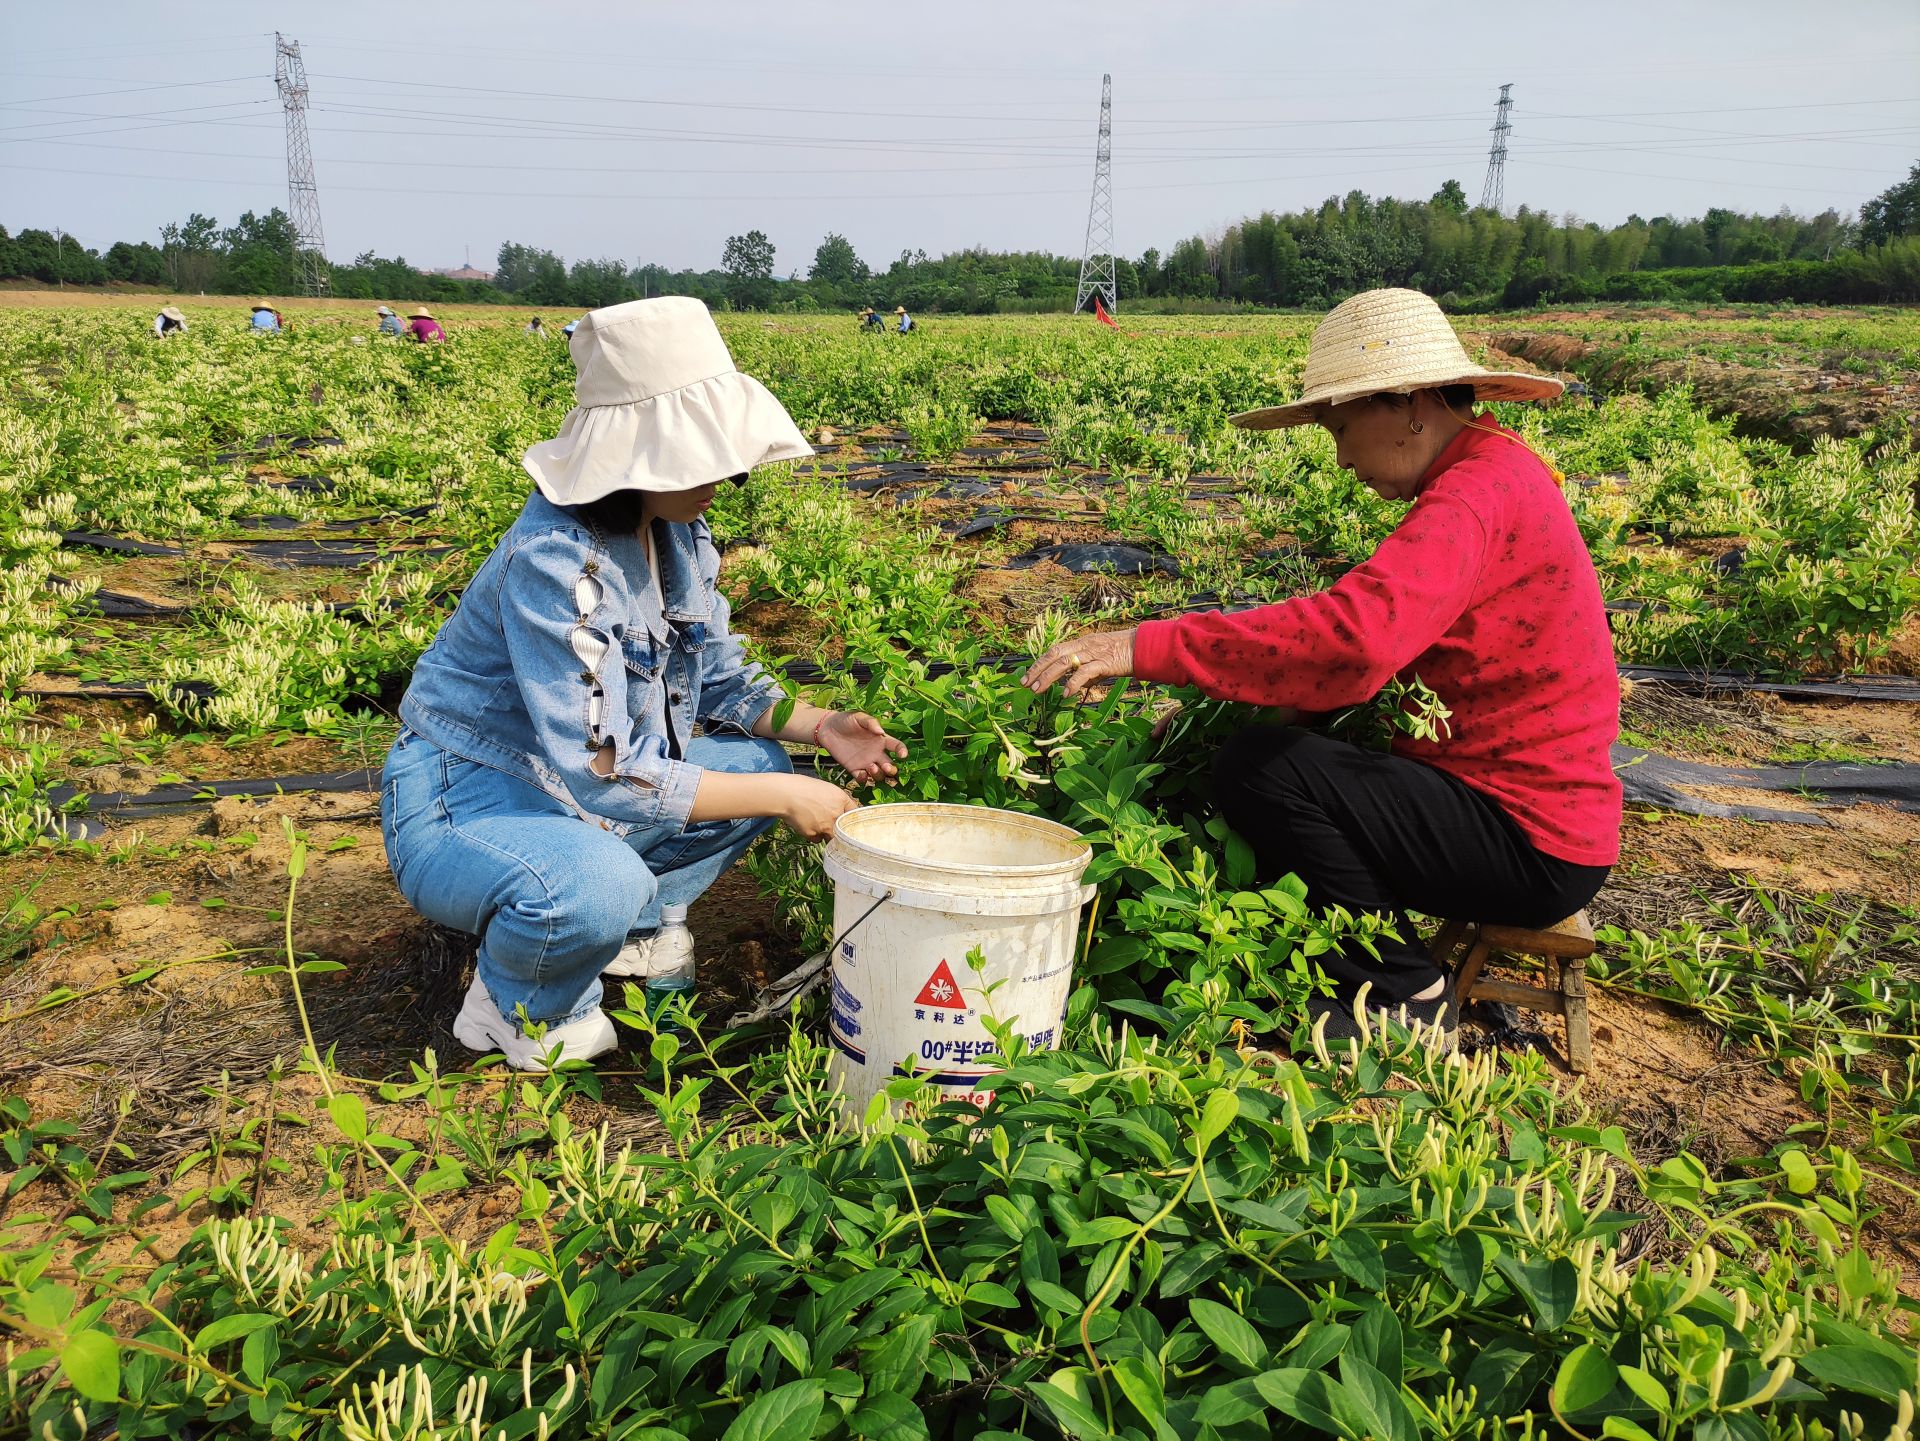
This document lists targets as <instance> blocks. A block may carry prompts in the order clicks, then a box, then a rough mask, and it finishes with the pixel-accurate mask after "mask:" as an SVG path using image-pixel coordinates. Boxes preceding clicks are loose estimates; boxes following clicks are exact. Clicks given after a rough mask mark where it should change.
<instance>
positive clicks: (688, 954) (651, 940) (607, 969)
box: [600, 926, 693, 981]
mask: <svg viewBox="0 0 1920 1441" xmlns="http://www.w3.org/2000/svg"><path fill="white" fill-rule="evenodd" d="M692 964H693V932H692V931H690V930H688V929H687V928H686V927H685V926H662V927H661V928H660V929H659V930H657V931H655V932H654V933H653V934H652V935H650V936H629V937H628V938H627V943H626V944H625V945H624V946H622V947H621V948H620V954H619V955H617V956H615V957H614V958H613V959H612V960H610V961H608V962H607V964H606V965H605V966H603V967H601V970H600V974H601V975H603V976H630V977H633V978H634V979H636V980H643V981H644V980H646V979H647V978H648V977H650V976H670V975H673V974H674V973H675V972H676V971H679V970H682V969H684V968H686V967H687V966H690V965H692Z"/></svg>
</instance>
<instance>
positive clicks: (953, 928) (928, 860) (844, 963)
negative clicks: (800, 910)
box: [826, 802, 1094, 1117]
mask: <svg viewBox="0 0 1920 1441" xmlns="http://www.w3.org/2000/svg"><path fill="white" fill-rule="evenodd" d="M1092 856H1093V853H1092V851H1091V850H1090V849H1089V848H1088V846H1087V843H1086V841H1085V840H1084V839H1083V838H1082V837H1081V835H1080V833H1079V832H1078V831H1076V830H1073V829H1072V828H1071V827H1068V826H1063V825H1059V824H1057V823H1056V822H1054V821H1049V820H1043V819H1041V818H1040V817H1038V816H1026V815H1020V814H1019V813H1017V812H1015V811H1002V810H994V809H992V808H990V807H987V806H955V805H940V804H935V803H932V802H902V803H900V804H898V805H884V806H867V807H865V808H863V809H861V810H857V811H849V812H848V813H847V814H846V815H843V816H841V817H840V820H839V822H838V823H837V824H836V825H835V826H834V834H833V840H832V841H831V842H830V843H829V844H828V846H827V854H826V869H827V874H828V876H830V877H831V878H832V879H833V881H834V885H835V890H834V898H833V934H834V935H835V936H836V937H840V938H841V939H840V941H839V944H838V945H837V946H836V947H835V950H834V954H833V962H832V964H833V1013H832V1020H831V1022H830V1033H831V1036H832V1041H833V1058H832V1062H831V1067H830V1073H831V1074H832V1076H833V1077H834V1078H835V1080H836V1081H837V1082H838V1083H839V1085H840V1088H841V1090H842V1092H843V1093H844V1095H845V1098H846V1105H847V1108H848V1110H849V1112H850V1113H851V1114H852V1115H854V1116H856V1117H857V1116H861V1115H864V1114H865V1112H866V1108H867V1103H868V1102H869V1101H870V1100H871V1099H872V1097H873V1096H874V1095H875V1094H876V1093H877V1092H879V1091H880V1090H881V1089H882V1088H884V1087H885V1086H886V1084H887V1082H888V1081H890V1080H892V1079H893V1078H894V1077H895V1076H901V1075H907V1074H909V1073H913V1074H918V1075H920V1076H921V1077H922V1078H923V1079H925V1080H930V1081H932V1082H933V1083H934V1084H936V1085H939V1086H943V1087H947V1088H949V1094H950V1095H952V1096H954V1097H955V1098H958V1097H960V1096H963V1095H967V1096H972V1097H973V1098H974V1100H975V1101H976V1102H984V1100H985V1093H983V1092H979V1091H978V1090H977V1087H978V1084H979V1082H980V1080H981V1078H982V1077H985V1076H990V1075H992V1074H994V1072H995V1071H996V1070H998V1069H999V1068H998V1066H996V1065H992V1064H988V1063H986V1062H983V1061H982V1060H980V1059H979V1057H981V1056H983V1055H985V1054H988V1053H990V1052H994V1051H995V1045H994V1040H993V1036H992V1034H991V1033H990V1032H989V1031H988V1030H987V1028H986V1025H985V1024H984V1022H983V1020H982V1018H983V1017H988V1018H991V1019H993V1020H994V1021H996V1022H1004V1023H1007V1024H1010V1025H1012V1026H1013V1028H1014V1029H1015V1030H1016V1031H1017V1032H1018V1033H1019V1034H1020V1035H1022V1036H1023V1037H1025V1038H1026V1041H1027V1044H1028V1045H1029V1046H1031V1047H1033V1048H1034V1049H1036V1050H1041V1049H1046V1048H1049V1047H1052V1046H1055V1045H1058V1044H1059V1037H1060V1025H1061V1022H1062V1021H1063V1020H1064V1019H1065V1015H1066V1007H1067V996H1068V993H1069V990H1070V988H1071V985H1072V981H1073V955H1074V943H1075V939H1076V937H1077V935H1078V933H1079V922H1080V908H1081V907H1082V906H1083V905H1085V904H1086V903H1087V901H1089V900H1091V899H1092V897H1093V892H1094V888H1093V887H1092V886H1089V885H1083V884H1082V883H1081V880H1080V877H1081V875H1082V873H1083V872H1085V870H1086V868H1087V862H1088V861H1089V860H1091V859H1092ZM869 911H871V914H868V912H869ZM862 917H864V919H862ZM976 947H977V948H978V949H979V951H980V953H981V954H982V955H983V956H984V957H985V958H986V965H985V967H984V968H983V969H981V970H979V971H975V970H974V969H972V968H971V967H970V966H969V965H968V964H967V954H968V952H970V951H972V950H974V949H975V948H976Z"/></svg>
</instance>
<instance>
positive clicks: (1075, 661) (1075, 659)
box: [1067, 651, 1086, 670]
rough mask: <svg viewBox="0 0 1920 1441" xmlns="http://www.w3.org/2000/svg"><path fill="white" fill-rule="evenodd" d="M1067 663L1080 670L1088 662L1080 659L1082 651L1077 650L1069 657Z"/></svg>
mask: <svg viewBox="0 0 1920 1441" xmlns="http://www.w3.org/2000/svg"><path fill="white" fill-rule="evenodd" d="M1067 664H1068V665H1070V666H1072V667H1073V668H1074V669H1075V670H1079V669H1080V667H1081V666H1083V665H1085V664H1086V662H1085V661H1083V660H1081V659H1080V652H1079V651H1075V652H1074V653H1073V654H1072V655H1070V656H1068V657H1067Z"/></svg>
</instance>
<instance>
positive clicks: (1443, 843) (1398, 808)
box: [1213, 726, 1611, 1004]
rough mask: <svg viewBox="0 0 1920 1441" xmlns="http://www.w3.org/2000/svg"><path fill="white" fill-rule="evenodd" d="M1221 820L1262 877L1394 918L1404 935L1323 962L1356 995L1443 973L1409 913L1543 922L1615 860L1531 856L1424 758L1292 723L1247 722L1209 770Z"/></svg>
mask: <svg viewBox="0 0 1920 1441" xmlns="http://www.w3.org/2000/svg"><path fill="white" fill-rule="evenodd" d="M1213 782H1214V798H1215V803H1216V804H1217V805H1218V807H1219V809H1220V813H1221V814H1222V815H1223V816H1225V817H1226V819H1227V823H1228V824H1229V825H1231V826H1232V827H1233V828H1234V829H1235V830H1236V831H1238V832H1239V833H1240V835H1241V836H1242V837H1243V838H1244V839H1245V840H1246V842H1247V844H1249V845H1250V846H1252V847H1253V853H1254V856H1255V857H1256V859H1257V861H1258V864H1259V873H1260V879H1261V880H1262V881H1263V882H1264V881H1272V880H1274V879H1276V878H1278V877H1280V876H1282V875H1285V874H1286V873H1287V872H1288V871H1292V872H1293V873H1294V874H1295V875H1297V876H1299V877H1300V879H1301V880H1303V881H1305V882H1306V883H1307V901H1308V904H1310V905H1313V906H1317V907H1326V906H1330V905H1342V906H1345V907H1346V908H1347V909H1348V910H1350V911H1383V912H1386V913H1387V914H1389V915H1391V916H1393V918H1394V928H1395V929H1396V930H1397V931H1399V933H1400V935H1401V937H1402V939H1401V940H1399V941H1392V940H1388V939H1385V938H1382V939H1381V940H1380V941H1378V942H1377V945H1378V947H1379V950H1380V960H1379V961H1378V962H1375V961H1374V959H1373V957H1372V956H1370V955H1368V954H1367V953H1366V952H1365V951H1364V950H1362V949H1360V948H1359V947H1352V948H1351V951H1352V954H1349V955H1337V954H1331V953H1330V954H1327V955H1324V956H1320V957H1318V958H1317V959H1318V960H1319V962H1320V964H1321V966H1322V968H1323V969H1324V970H1325V971H1326V973H1327V975H1328V976H1329V977H1330V978H1331V979H1332V980H1333V981H1334V982H1335V984H1336V985H1337V986H1338V987H1339V991H1340V998H1341V999H1342V1000H1350V999H1351V998H1352V996H1353V995H1354V993H1355V992H1357V991H1358V990H1359V988H1360V986H1361V984H1362V983H1363V982H1366V981H1371V982H1372V983H1373V990H1372V991H1371V992H1370V993H1369V996H1370V999H1373V1000H1378V1001H1380V1002H1381V1003H1383V1004H1396V1003H1398V1002H1400V1001H1405V1000H1410V999H1412V998H1413V997H1414V996H1415V995H1417V994H1419V993H1420V992H1421V991H1423V990H1425V989H1426V988H1427V987H1428V986H1430V985H1432V984H1433V983H1434V981H1435V980H1437V979H1438V978H1439V976H1440V974H1441V972H1440V968H1439V967H1438V966H1437V965H1435V964H1434V962H1433V959H1432V958H1431V957H1430V956H1429V955H1428V954H1427V950H1426V947H1425V946H1423V945H1422V944H1421V943H1420V941H1419V938H1418V936H1417V935H1416V933H1415V931H1414V929H1413V926H1412V925H1411V924H1410V923H1409V921H1408V920H1407V917H1406V915H1405V914H1404V913H1405V912H1406V911H1410V910H1411V911H1419V912H1421V913H1422V914H1423V915H1428V916H1446V917H1450V918H1457V919H1460V920H1474V921H1491V922H1495V923H1497V924H1501V925H1512V926H1548V925H1552V924H1553V923H1554V922H1555V921H1558V920H1563V919H1564V918H1566V917H1567V916H1570V915H1572V914H1573V913H1574V912H1575V911H1577V910H1579V909H1580V908H1581V907H1582V906H1584V905H1585V904H1586V903H1587V902H1588V901H1590V900H1592V899H1593V898H1594V896H1596V895H1597V894H1599V891H1600V885H1601V883H1602V882H1603V881H1605V880H1606V878H1607V872H1608V871H1609V870H1610V869H1611V867H1608V866H1580V865H1575V864H1573V863H1572V862H1571V861H1563V860H1557V859H1556V858H1554V857H1553V856H1549V855H1544V854H1542V853H1541V852H1539V851H1537V850H1535V849H1534V848H1533V845H1532V844H1531V843H1530V842H1529V841H1528V840H1527V838H1526V835H1525V834H1524V833H1523V832H1522V831H1521V829H1520V827H1519V826H1518V825H1517V824H1515V823H1514V821H1513V819H1512V818H1511V817H1510V816H1508V815H1507V813H1506V812H1505V811H1503V810H1501V809H1500V807H1499V806H1498V805H1497V804H1496V803H1495V802H1493V801H1491V800H1489V799H1488V798H1487V797H1485V796H1483V795H1481V794H1480V793H1479V792H1478V791H1476V790H1474V789H1473V788H1472V787H1471V786H1469V785H1467V784H1466V783H1465V782H1464V781H1461V780H1457V779H1455V778H1454V777H1453V776H1450V775H1448V774H1447V773H1446V772H1445V771H1442V770H1438V769H1436V768H1435V767H1433V766H1430V765H1424V764H1422V763H1421V762H1419V761H1414V760H1406V759H1403V758H1401V757H1399V756H1391V755H1385V754H1383V753H1381V752H1378V751H1367V750H1361V749H1360V748H1359V747H1358V746H1353V745H1348V744H1347V743H1346V742H1345V741H1338V740H1333V739H1331V738H1329V737H1327V736H1323V735H1318V734H1316V733H1314V732H1312V731H1305V730H1300V729H1297V728H1295V727H1292V726H1288V727H1280V726H1253V727H1250V728H1249V729H1247V730H1244V731H1242V732H1241V733H1240V734H1239V735H1237V736H1235V737H1234V738H1233V739H1232V740H1230V741H1228V742H1227V743H1226V744H1225V745H1224V746H1222V747H1221V748H1220V754H1219V756H1218V757H1217V758H1216V760H1215V762H1214V772H1213Z"/></svg>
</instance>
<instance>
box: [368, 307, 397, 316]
mask: <svg viewBox="0 0 1920 1441" xmlns="http://www.w3.org/2000/svg"><path fill="white" fill-rule="evenodd" d="M373 313H374V314H375V315H391V314H393V308H392V307H391V306H387V305H376V306H374V307H373Z"/></svg>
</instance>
